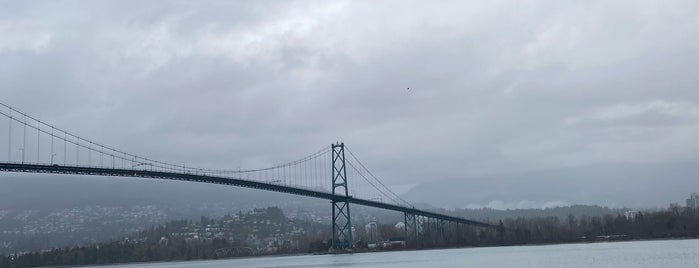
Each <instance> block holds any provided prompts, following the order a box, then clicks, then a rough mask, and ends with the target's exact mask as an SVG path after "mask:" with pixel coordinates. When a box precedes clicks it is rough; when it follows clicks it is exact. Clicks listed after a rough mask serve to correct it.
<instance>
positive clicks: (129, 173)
mask: <svg viewBox="0 0 699 268" xmlns="http://www.w3.org/2000/svg"><path fill="white" fill-rule="evenodd" d="M0 171H5V172H29V173H56V174H77V175H94V176H114V177H139V178H154V179H167V180H180V181H193V182H203V183H214V184H223V185H231V186H239V187H246V188H253V189H262V190H266V191H274V192H280V193H288V194H295V195H301V196H308V197H315V198H321V199H327V200H335V201H345V200H346V201H348V202H350V203H352V204H357V205H362V206H368V207H375V208H382V209H387V210H393V211H399V212H407V213H409V214H413V215H418V216H424V217H429V218H433V219H440V220H445V221H450V222H456V223H462V224H468V225H474V226H479V227H487V228H494V229H497V228H498V226H496V225H492V224H488V223H484V222H479V221H473V220H467V219H464V218H459V217H454V216H449V215H444V214H439V213H434V212H429V211H425V210H420V209H416V208H412V207H405V206H398V205H392V204H387V203H383V202H377V201H373V200H366V199H360V198H354V197H351V196H349V197H346V196H340V195H333V194H331V193H328V192H322V191H317V190H312V189H303V188H296V187H291V186H285V185H278V184H272V183H266V182H257V181H250V180H244V179H239V178H224V177H216V176H207V175H198V174H189V173H174V172H161V171H148V170H139V169H112V168H99V167H80V166H60V165H38V164H20V163H0Z"/></svg>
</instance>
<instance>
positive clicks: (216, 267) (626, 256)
mask: <svg viewBox="0 0 699 268" xmlns="http://www.w3.org/2000/svg"><path fill="white" fill-rule="evenodd" d="M111 267H149V268H204V267H210V268H223V267H242V268H247V267H270V268H271V267H285V268H288V267H369V268H375V267H376V268H379V267H380V268H388V267H402V268H412V267H542V268H548V267H551V268H553V267H699V240H697V239H693V240H662V241H633V242H610V243H590V244H564V245H545V246H513V247H488V248H461V249H440V250H415V251H394V252H378V253H357V254H341V255H302V256H282V257H259V258H242V259H228V260H209V261H188V262H171V263H152V264H143V263H141V264H131V265H117V266H111Z"/></svg>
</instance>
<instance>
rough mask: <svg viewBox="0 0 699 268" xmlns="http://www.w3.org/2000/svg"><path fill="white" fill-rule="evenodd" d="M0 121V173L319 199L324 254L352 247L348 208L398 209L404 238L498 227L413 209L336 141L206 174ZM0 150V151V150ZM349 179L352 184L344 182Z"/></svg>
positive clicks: (18, 117) (4, 112) (30, 122)
mask: <svg viewBox="0 0 699 268" xmlns="http://www.w3.org/2000/svg"><path fill="white" fill-rule="evenodd" d="M3 107H4V108H3ZM3 117H4V118H5V119H6V120H7V125H5V124H2V123H1V122H0V126H7V129H6V130H7V131H2V130H0V136H4V137H2V138H6V139H7V143H0V150H2V149H7V158H6V160H4V161H3V160H0V172H29V173H48V174H74V175H92V176H113V177H138V178H152V179H165V180H179V181H190V182H201V183H212V184H221V185H230V186H237V187H245V188H253V189H260V190H264V191H274V192H280V193H286V194H293V195H299V196H307V197H313V198H318V199H325V200H329V201H330V203H332V218H331V221H332V239H331V241H332V249H345V248H351V247H353V245H354V244H353V235H352V233H353V226H352V223H351V213H350V204H355V205H362V206H367V207H374V208H380V209H386V210H392V211H397V212H402V213H403V214H404V217H405V222H404V223H405V227H404V231H405V237H406V239H408V236H410V235H412V236H413V237H414V238H415V239H417V238H418V237H419V236H420V235H421V234H423V233H424V230H425V229H428V230H429V229H430V228H434V227H435V226H437V228H443V227H444V226H445V225H447V226H448V224H450V223H452V224H457V225H469V226H475V227H482V228H491V229H497V230H498V231H502V229H503V228H502V227H500V226H496V225H492V224H490V223H486V222H480V221H474V220H468V219H464V218H460V217H455V216H451V215H446V214H442V213H436V212H432V211H427V210H422V209H417V208H415V207H414V206H413V205H412V204H410V203H409V202H407V201H406V200H404V199H403V198H402V197H401V196H400V195H398V194H396V193H395V192H394V191H393V190H392V189H391V188H392V187H388V186H387V185H386V184H384V183H383V182H382V181H381V180H380V179H379V178H377V177H376V176H375V175H374V174H373V173H372V172H371V171H370V170H369V169H368V168H367V167H366V166H365V165H364V164H363V163H362V162H361V161H360V160H359V158H357V157H356V156H355V155H354V153H352V151H351V150H349V149H348V148H347V147H346V146H345V144H344V143H339V142H338V143H336V144H331V146H329V147H324V148H322V149H321V150H319V151H317V152H315V153H313V154H310V155H307V156H305V157H303V158H300V159H297V160H294V161H290V162H286V163H283V164H278V165H274V166H268V167H265V168H257V169H246V170H242V169H240V168H239V169H237V170H230V169H212V168H200V167H195V166H192V165H185V163H184V162H181V163H182V164H172V163H168V162H164V161H159V160H154V159H151V158H148V157H143V156H139V155H136V154H131V153H127V152H125V151H122V150H119V149H116V148H115V147H111V146H107V145H104V144H101V143H98V142H95V141H93V140H91V139H87V138H84V137H81V136H78V135H76V134H73V133H71V132H68V131H65V130H63V129H60V128H58V127H56V126H54V125H51V124H48V123H46V122H43V121H41V120H39V119H36V118H34V117H32V116H30V115H27V114H25V113H23V112H21V111H19V110H17V109H14V108H12V107H10V106H8V105H6V104H3V103H0V119H2V118H3ZM4 145H6V148H2V147H3V146H4ZM346 152H347V154H345V153H346ZM30 159H31V160H30ZM328 175H330V180H328ZM350 177H351V178H352V179H351V180H348V178H350ZM350 189H352V191H350ZM377 198H378V199H377ZM384 199H385V200H386V202H384ZM389 201H390V202H389ZM440 233H443V230H440Z"/></svg>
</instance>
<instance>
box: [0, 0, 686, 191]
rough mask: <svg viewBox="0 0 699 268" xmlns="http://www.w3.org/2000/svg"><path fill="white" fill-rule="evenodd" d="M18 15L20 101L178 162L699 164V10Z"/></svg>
mask: <svg viewBox="0 0 699 268" xmlns="http://www.w3.org/2000/svg"><path fill="white" fill-rule="evenodd" d="M0 6H2V7H1V8H0V36H2V38H0V89H1V90H0V99H1V100H2V101H3V102H5V103H7V104H10V105H12V106H15V107H17V108H19V109H20V110H24V111H26V112H28V113H30V114H33V115H36V116H37V117H39V118H42V119H44V120H46V121H49V122H53V123H54V124H55V125H57V126H63V127H65V128H66V129H68V130H72V131H74V132H76V133H81V134H83V135H84V136H87V137H91V138H93V139H95V140H98V141H101V142H104V143H106V144H111V145H114V146H116V147H118V148H123V149H124V150H126V151H130V152H134V153H136V154H140V155H147V156H151V157H153V158H158V159H163V160H166V161H170V162H175V163H179V162H181V161H187V163H196V164H197V165H200V166H203V167H204V166H206V167H226V168H235V167H238V166H243V167H251V166H265V165H268V164H271V163H276V162H281V161H284V160H287V159H292V158H296V157H298V156H301V155H304V154H306V153H309V152H312V151H314V150H315V149H317V148H319V147H321V146H324V145H327V144H329V143H332V142H335V141H344V142H345V143H347V144H348V145H349V146H351V148H353V151H355V152H357V153H358V154H359V155H360V156H361V157H362V158H363V161H364V162H365V163H367V164H368V165H369V166H370V167H371V168H372V169H374V170H375V173H376V174H377V175H379V176H380V177H381V178H383V179H384V180H385V181H386V182H387V183H388V184H391V185H396V186H400V185H403V186H405V185H414V184H418V183H424V182H429V181H431V180H440V179H458V178H461V177H464V178H465V177H467V176H466V175H473V174H497V173H503V172H508V173H513V172H515V173H516V172H520V171H527V170H539V169H551V168H561V167H577V166H585V165H594V164H613V163H665V162H668V163H671V162H677V161H693V160H697V159H698V156H699V143H698V142H697V140H696V137H698V136H699V90H697V85H698V84H699V75H697V71H696V66H699V57H697V55H699V30H697V29H699V16H697V14H699V13H698V12H697V11H699V8H698V7H699V3H697V2H696V1H672V2H662V3H661V2H657V1H615V2H589V1H584V2H572V3H571V2H544V1H495V2H489V3H483V2H471V3H468V2H464V1H453V2H440V3H438V4H435V3H427V2H422V1H415V2H411V1H381V2H361V1H332V2H329V1H300V2H281V1H280V2H272V1H269V2H268V1H264V2H257V1H255V2H243V1H241V2H237V3H229V2H216V1H213V2H199V1H197V2H186V1H185V2H173V1H147V2H142V1H132V2H130V1H113V2H105V1H99V2H97V1H95V2H93V1H82V2H72V3H56V2H3V3H0ZM408 88H410V90H407V89H408ZM496 199H497V198H496ZM500 200H503V199H502V198H501V199H500Z"/></svg>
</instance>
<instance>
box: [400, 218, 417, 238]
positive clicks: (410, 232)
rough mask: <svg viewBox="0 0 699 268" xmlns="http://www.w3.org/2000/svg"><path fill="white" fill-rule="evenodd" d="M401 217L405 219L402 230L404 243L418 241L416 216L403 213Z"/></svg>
mask: <svg viewBox="0 0 699 268" xmlns="http://www.w3.org/2000/svg"><path fill="white" fill-rule="evenodd" d="M403 216H404V218H405V221H404V223H405V225H404V229H403V231H404V232H405V241H406V242H407V241H411V240H418V223H417V217H418V216H417V215H415V214H412V213H408V212H404V213H403Z"/></svg>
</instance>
